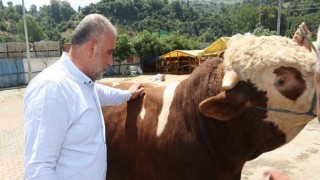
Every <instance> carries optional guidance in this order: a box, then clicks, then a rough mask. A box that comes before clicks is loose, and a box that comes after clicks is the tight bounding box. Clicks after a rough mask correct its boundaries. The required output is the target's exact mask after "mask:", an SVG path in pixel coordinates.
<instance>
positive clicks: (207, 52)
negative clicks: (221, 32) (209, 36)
mask: <svg viewBox="0 0 320 180" xmlns="http://www.w3.org/2000/svg"><path fill="white" fill-rule="evenodd" d="M229 39H230V38H229V37H221V38H219V39H218V40H216V41H215V42H214V43H212V44H211V45H210V46H208V47H206V48H205V49H204V50H203V52H202V53H201V54H200V55H201V56H218V55H219V54H220V53H221V52H223V51H224V50H226V49H227V44H228V41H229Z"/></svg>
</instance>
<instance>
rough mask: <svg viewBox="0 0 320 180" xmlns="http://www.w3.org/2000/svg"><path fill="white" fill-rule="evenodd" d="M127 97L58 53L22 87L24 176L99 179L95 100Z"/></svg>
mask: <svg viewBox="0 0 320 180" xmlns="http://www.w3.org/2000/svg"><path fill="white" fill-rule="evenodd" d="M130 97H131V93H130V92H129V91H123V90H119V89H114V88H109V87H105V86H103V85H99V84H96V83H94V82H92V81H91V79H90V78H89V77H87V76H86V75H85V74H83V73H82V72H81V71H80V70H79V69H78V68H77V67H76V66H75V65H74V64H73V63H72V61H71V60H70V59H69V58H68V56H67V54H63V55H62V57H61V58H60V60H59V61H58V62H56V63H55V64H54V65H52V66H50V67H49V68H47V69H45V70H44V71H43V72H41V73H40V74H39V75H37V76H36V77H35V78H34V79H33V80H32V81H31V82H30V83H29V85H28V87H27V89H26V92H25V97H24V119H25V174H24V178H25V179H43V180H49V179H61V180H70V179H75V180H82V179H83V180H99V179H105V176H106V168H107V167H106V160H107V157H106V144H105V128H104V123H103V115H102V111H101V106H106V105H120V104H121V103H123V102H124V101H127V100H129V99H130Z"/></svg>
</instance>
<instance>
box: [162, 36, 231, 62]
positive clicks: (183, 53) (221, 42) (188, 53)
mask: <svg viewBox="0 0 320 180" xmlns="http://www.w3.org/2000/svg"><path fill="white" fill-rule="evenodd" d="M229 39H230V38H229V37H221V38H219V39H218V40H216V41H215V42H214V43H212V44H211V45H210V46H208V47H206V48H205V49H202V50H174V51H171V52H169V53H167V54H164V55H161V56H160V58H162V59H166V58H178V57H192V58H197V57H201V56H218V55H219V54H220V53H221V52H223V51H224V50H225V49H227V43H228V41H229Z"/></svg>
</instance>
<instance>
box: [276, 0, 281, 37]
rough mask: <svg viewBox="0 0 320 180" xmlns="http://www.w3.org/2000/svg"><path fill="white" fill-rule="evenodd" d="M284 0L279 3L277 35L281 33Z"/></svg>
mask: <svg viewBox="0 0 320 180" xmlns="http://www.w3.org/2000/svg"><path fill="white" fill-rule="evenodd" d="M281 1H282V0H279V5H278V21H277V35H278V36H279V35H280V21H281V4H282V2H281Z"/></svg>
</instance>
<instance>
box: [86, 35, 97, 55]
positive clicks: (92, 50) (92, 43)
mask: <svg viewBox="0 0 320 180" xmlns="http://www.w3.org/2000/svg"><path fill="white" fill-rule="evenodd" d="M87 50H88V51H87V56H88V58H92V57H95V55H96V53H97V51H98V41H97V40H96V39H95V38H92V39H91V40H89V41H88V42H87Z"/></svg>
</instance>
